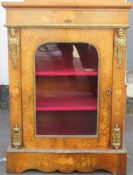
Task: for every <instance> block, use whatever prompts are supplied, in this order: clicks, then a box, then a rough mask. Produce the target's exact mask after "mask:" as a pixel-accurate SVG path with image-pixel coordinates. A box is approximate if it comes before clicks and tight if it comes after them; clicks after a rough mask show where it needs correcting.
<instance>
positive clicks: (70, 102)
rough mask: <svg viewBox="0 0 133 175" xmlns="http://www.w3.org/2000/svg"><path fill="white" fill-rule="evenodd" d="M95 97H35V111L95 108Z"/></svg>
mask: <svg viewBox="0 0 133 175" xmlns="http://www.w3.org/2000/svg"><path fill="white" fill-rule="evenodd" d="M96 109H97V98H96V97H93V96H88V97H79V98H77V97H66V98H55V97H54V98H52V97H51V98H37V99H36V111H74V110H76V111H77V110H78V111H79V110H90V111H93V110H96Z"/></svg>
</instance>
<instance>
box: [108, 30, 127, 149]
mask: <svg viewBox="0 0 133 175" xmlns="http://www.w3.org/2000/svg"><path fill="white" fill-rule="evenodd" d="M124 34H125V37H126V35H127V30H125V33H124ZM116 35H117V30H114V37H115V36H116ZM125 65H126V53H124V60H123V63H122V66H121V67H120V68H119V67H118V62H117V58H116V56H115V54H114V58H113V91H112V92H113V94H112V124H111V128H112V131H113V127H115V125H116V124H118V126H119V127H120V130H121V146H123V145H122V144H123V142H122V140H123V131H124V121H125V108H126V107H125V106H126V104H125V102H126V86H125Z"/></svg>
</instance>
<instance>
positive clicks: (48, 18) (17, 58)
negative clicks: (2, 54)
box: [2, 0, 132, 175]
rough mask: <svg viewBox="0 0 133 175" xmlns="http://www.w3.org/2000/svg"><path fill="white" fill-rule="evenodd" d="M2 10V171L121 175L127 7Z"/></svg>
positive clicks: (42, 5) (39, 4) (18, 6)
mask: <svg viewBox="0 0 133 175" xmlns="http://www.w3.org/2000/svg"><path fill="white" fill-rule="evenodd" d="M2 5H3V7H5V8H6V10H7V23H6V26H7V28H8V46H9V47H8V48H9V77H10V145H9V148H8V149H7V171H8V172H9V173H21V172H23V171H25V170H28V169H36V170H40V171H43V172H54V171H60V172H63V173H70V172H73V171H79V172H92V171H94V170H98V169H100V170H101V169H102V170H106V171H109V172H110V173H112V174H115V175H117V174H118V175H125V174H126V161H127V152H126V149H125V148H124V145H123V130H124V120H125V119H124V118H125V96H126V87H125V63H126V38H127V29H128V12H129V9H130V8H131V7H132V4H131V3H127V2H125V0H108V1H107V0H95V1H94V0H40V1H35V0H25V2H17V3H15V2H4V3H2Z"/></svg>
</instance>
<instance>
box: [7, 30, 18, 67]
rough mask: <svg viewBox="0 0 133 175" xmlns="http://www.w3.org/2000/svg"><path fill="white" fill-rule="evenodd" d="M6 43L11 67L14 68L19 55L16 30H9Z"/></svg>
mask: <svg viewBox="0 0 133 175" xmlns="http://www.w3.org/2000/svg"><path fill="white" fill-rule="evenodd" d="M8 43H9V54H10V58H11V61H12V65H13V67H14V68H15V67H16V64H17V59H18V57H19V54H20V39H19V36H18V31H17V29H16V28H9V37H8Z"/></svg>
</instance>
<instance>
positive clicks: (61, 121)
mask: <svg viewBox="0 0 133 175" xmlns="http://www.w3.org/2000/svg"><path fill="white" fill-rule="evenodd" d="M35 74H36V134H37V135H96V134H97V91H98V54H97V51H96V49H95V47H93V46H92V45H89V44H87V43H49V44H43V45H41V46H40V47H39V48H38V49H37V51H36V57H35Z"/></svg>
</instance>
